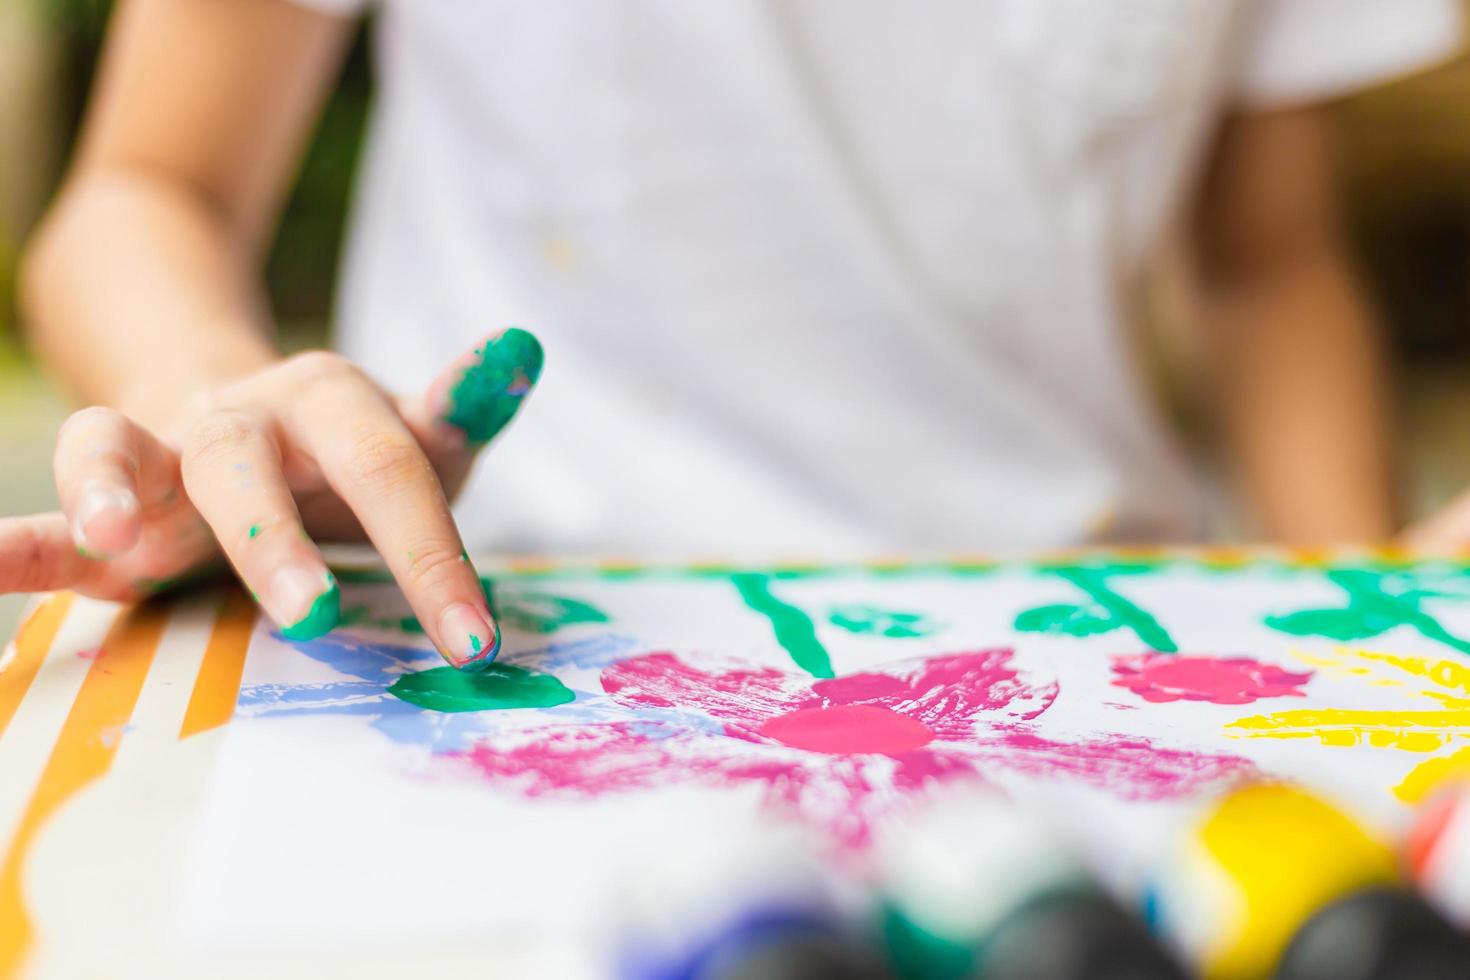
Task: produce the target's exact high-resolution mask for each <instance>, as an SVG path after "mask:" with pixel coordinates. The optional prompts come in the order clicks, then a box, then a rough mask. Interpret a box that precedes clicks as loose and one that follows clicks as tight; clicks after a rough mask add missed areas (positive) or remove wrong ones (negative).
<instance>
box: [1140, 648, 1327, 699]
mask: <svg viewBox="0 0 1470 980" xmlns="http://www.w3.org/2000/svg"><path fill="white" fill-rule="evenodd" d="M1113 673H1115V674H1117V675H1118V676H1117V677H1115V678H1114V679H1113V684H1114V685H1115V686H1117V687H1126V688H1127V689H1128V690H1130V691H1132V692H1133V693H1134V694H1137V695H1138V696H1139V697H1141V698H1143V699H1144V700H1145V701H1153V702H1155V703H1160V702H1165V701H1210V702H1212V703H1214V704H1249V703H1251V702H1252V701H1257V700H1259V699H1261V698H1283V697H1293V698H1300V697H1305V696H1306V692H1305V691H1303V690H1301V685H1303V684H1305V683H1307V681H1309V680H1311V679H1312V672H1311V671H1304V672H1302V673H1293V672H1291V671H1288V670H1282V669H1281V668H1280V667H1276V666H1273V665H1272V664H1267V663H1262V662H1261V661H1259V660H1255V659H1253V658H1251V657H1190V656H1184V655H1182V654H1158V653H1140V654H1132V655H1128V656H1122V657H1115V658H1114V659H1113Z"/></svg>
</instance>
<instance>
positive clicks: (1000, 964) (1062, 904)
mask: <svg viewBox="0 0 1470 980" xmlns="http://www.w3.org/2000/svg"><path fill="white" fill-rule="evenodd" d="M977 965H978V973H977V976H979V977H981V978H983V980H1184V977H1185V973H1184V970H1183V969H1182V968H1181V967H1180V966H1179V964H1177V963H1176V962H1174V960H1173V959H1172V958H1171V957H1170V956H1169V954H1168V953H1166V952H1165V951H1164V949H1163V947H1161V946H1160V945H1159V943H1158V941H1157V940H1156V939H1155V938H1154V937H1153V936H1152V935H1151V934H1150V933H1149V931H1148V929H1147V928H1146V927H1145V926H1144V925H1143V923H1142V922H1140V921H1139V920H1138V919H1136V918H1134V917H1133V916H1130V915H1129V914H1128V913H1127V912H1125V911H1124V910H1123V909H1122V908H1120V907H1119V906H1118V904H1117V903H1116V902H1114V901H1113V900H1112V899H1111V898H1109V897H1108V896H1107V895H1105V894H1103V893H1102V892H1075V893H1067V894H1057V895H1051V896H1045V897H1043V898H1040V899H1038V900H1036V901H1034V902H1031V903H1028V904H1027V905H1025V906H1023V907H1022V908H1020V909H1018V910H1016V912H1015V913H1013V914H1012V915H1010V916H1009V917H1007V918H1006V920H1005V921H1003V922H1002V923H1001V924H1000V927H999V928H998V929H996V931H995V933H994V934H993V935H992V936H991V938H990V939H989V940H988V941H987V942H986V943H985V946H984V948H983V950H982V951H981V956H980V960H979V963H978V964H977Z"/></svg>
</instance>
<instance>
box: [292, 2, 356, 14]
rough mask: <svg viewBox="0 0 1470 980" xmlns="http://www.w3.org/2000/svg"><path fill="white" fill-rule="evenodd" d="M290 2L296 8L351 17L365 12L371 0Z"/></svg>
mask: <svg viewBox="0 0 1470 980" xmlns="http://www.w3.org/2000/svg"><path fill="white" fill-rule="evenodd" d="M291 2H292V3H295V4H296V5H297V6H298V7H306V8H307V9H309V10H316V11H320V12H321V13H324V14H337V15H339V16H342V17H352V16H355V15H357V14H360V13H362V12H363V11H365V10H367V8H368V7H369V6H371V5H372V3H373V0H291Z"/></svg>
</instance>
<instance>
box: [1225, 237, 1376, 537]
mask: <svg viewBox="0 0 1470 980" xmlns="http://www.w3.org/2000/svg"><path fill="white" fill-rule="evenodd" d="M1207 316H1208V317H1209V318H1210V319H1211V320H1212V325H1211V329H1210V332H1209V336H1210V347H1211V350H1212V354H1213V357H1212V361H1213V363H1214V365H1215V368H1216V371H1217V373H1216V378H1215V380H1216V385H1217V387H1216V394H1217V403H1218V405H1219V409H1220V421H1221V425H1222V428H1223V434H1224V438H1225V444H1226V447H1227V449H1228V451H1229V455H1230V457H1231V462H1232V464H1233V469H1234V471H1235V475H1236V478H1237V480H1238V482H1239V484H1240V485H1241V489H1242V492H1243V495H1244V497H1245V498H1246V500H1247V502H1248V503H1249V504H1250V506H1251V509H1252V511H1253V514H1254V517H1255V519H1256V522H1257V524H1258V526H1259V530H1260V531H1261V532H1263V533H1264V534H1266V535H1268V536H1269V537H1271V538H1276V539H1281V540H1285V541H1291V542H1299V543H1330V542H1344V541H1364V540H1369V541H1373V540H1383V539H1385V538H1387V537H1388V536H1389V535H1390V534H1391V533H1392V532H1393V529H1394V506H1393V492H1392V481H1391V472H1392V469H1391V466H1390V455H1391V454H1390V452H1389V448H1388V446H1389V440H1388V435H1387V429H1388V425H1387V422H1386V418H1387V414H1388V398H1387V394H1386V390H1385V389H1386V385H1385V383H1384V370H1383V364H1382V359H1381V355H1380V351H1379V344H1378V341H1377V338H1376V336H1375V333H1374V330H1373V325H1372V321H1371V319H1370V316H1369V314H1368V311H1367V305H1366V303H1365V302H1364V301H1363V299H1362V298H1361V296H1360V294H1359V293H1358V291H1357V289H1356V287H1355V284H1354V282H1353V280H1352V278H1351V275H1350V274H1349V272H1348V268H1347V265H1346V263H1345V262H1344V261H1343V260H1342V258H1341V257H1340V256H1339V255H1338V254H1337V252H1336V250H1335V249H1325V250H1323V251H1321V252H1319V253H1317V254H1314V255H1310V256H1305V257H1303V258H1302V260H1301V261H1299V262H1295V263H1292V264H1291V265H1289V266H1288V267H1286V268H1284V269H1280V270H1276V271H1275V272H1274V273H1273V274H1271V275H1268V276H1265V277H1263V278H1262V279H1261V280H1260V281H1257V282H1254V283H1252V284H1250V285H1248V286H1245V287H1243V288H1241V289H1239V290H1237V291H1235V292H1234V293H1233V294H1225V295H1219V296H1216V297H1215V299H1214V301H1213V302H1211V303H1210V304H1209V306H1208V310H1207Z"/></svg>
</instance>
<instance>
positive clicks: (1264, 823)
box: [1199, 784, 1397, 978]
mask: <svg viewBox="0 0 1470 980" xmlns="http://www.w3.org/2000/svg"><path fill="white" fill-rule="evenodd" d="M1199 843H1200V845H1201V847H1203V849H1204V851H1205V852H1206V853H1207V854H1208V855H1209V857H1210V859H1211V860H1212V861H1213V862H1214V863H1215V864H1217V865H1218V866H1219V867H1220V868H1221V869H1222V870H1223V871H1224V872H1225V877H1226V878H1227V879H1228V880H1229V881H1230V882H1231V884H1232V885H1233V886H1235V888H1237V889H1238V895H1239V897H1240V900H1241V902H1242V905H1243V914H1242V915H1241V917H1240V918H1239V920H1238V921H1237V922H1236V924H1235V928H1233V929H1228V930H1227V929H1221V930H1220V932H1219V935H1218V941H1217V942H1216V944H1215V945H1214V948H1213V949H1210V950H1208V951H1207V952H1206V955H1205V971H1204V972H1205V976H1207V977H1211V978H1226V977H1232V978H1233V977H1264V976H1267V975H1269V973H1270V972H1271V968H1272V966H1273V965H1274V964H1275V963H1276V962H1277V960H1279V959H1280V957H1281V953H1282V952H1283V951H1284V950H1285V949H1286V944H1287V943H1288V942H1289V941H1290V940H1291V937H1292V935H1293V934H1294V933H1295V932H1296V930H1297V928H1298V927H1299V926H1301V924H1302V923H1304V922H1305V921H1306V920H1307V919H1308V918H1309V917H1310V916H1311V915H1312V913H1313V912H1315V911H1317V910H1318V909H1320V908H1321V907H1322V906H1323V905H1326V904H1327V903H1329V902H1331V901H1332V900H1334V899H1336V898H1338V897H1339V896H1342V895H1345V894H1347V893H1349V892H1351V891H1355V890H1356V889H1359V888H1363V887H1366V886H1370V885H1377V884H1389V883H1392V882H1393V881H1394V880H1395V879H1396V875H1397V872H1396V865H1395V862H1394V855H1393V852H1392V850H1391V849H1390V848H1388V847H1387V846H1385V845H1384V844H1383V843H1382V842H1381V841H1378V840H1375V839H1374V838H1373V837H1371V836H1370V835H1369V834H1367V833H1366V832H1365V831H1364V830H1363V829H1362V828H1361V827H1359V826H1358V825H1357V824H1355V823H1354V822H1353V821H1352V820H1350V819H1349V818H1347V817H1346V816H1344V815H1343V814H1342V813H1341V812H1339V811H1338V810H1336V809H1334V808H1333V807H1331V806H1328V805H1327V804H1326V803H1323V802H1322V801H1321V800H1318V799H1316V798H1315V797H1312V796H1309V795H1308V794H1306V793H1303V792H1301V791H1300V790H1296V789H1292V788H1291V787H1288V786H1281V785H1274V784H1260V785H1255V786H1249V787H1246V788H1244V789H1241V790H1237V791H1236V792H1234V793H1231V794H1230V795H1229V796H1227V797H1225V799H1224V800H1222V801H1221V802H1220V804H1219V805H1218V806H1217V807H1216V808H1215V810H1214V811H1213V812H1212V813H1211V814H1210V816H1209V817H1208V818H1207V819H1206V820H1205V822H1204V823H1203V824H1202V825H1201V827H1200V831H1199Z"/></svg>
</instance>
